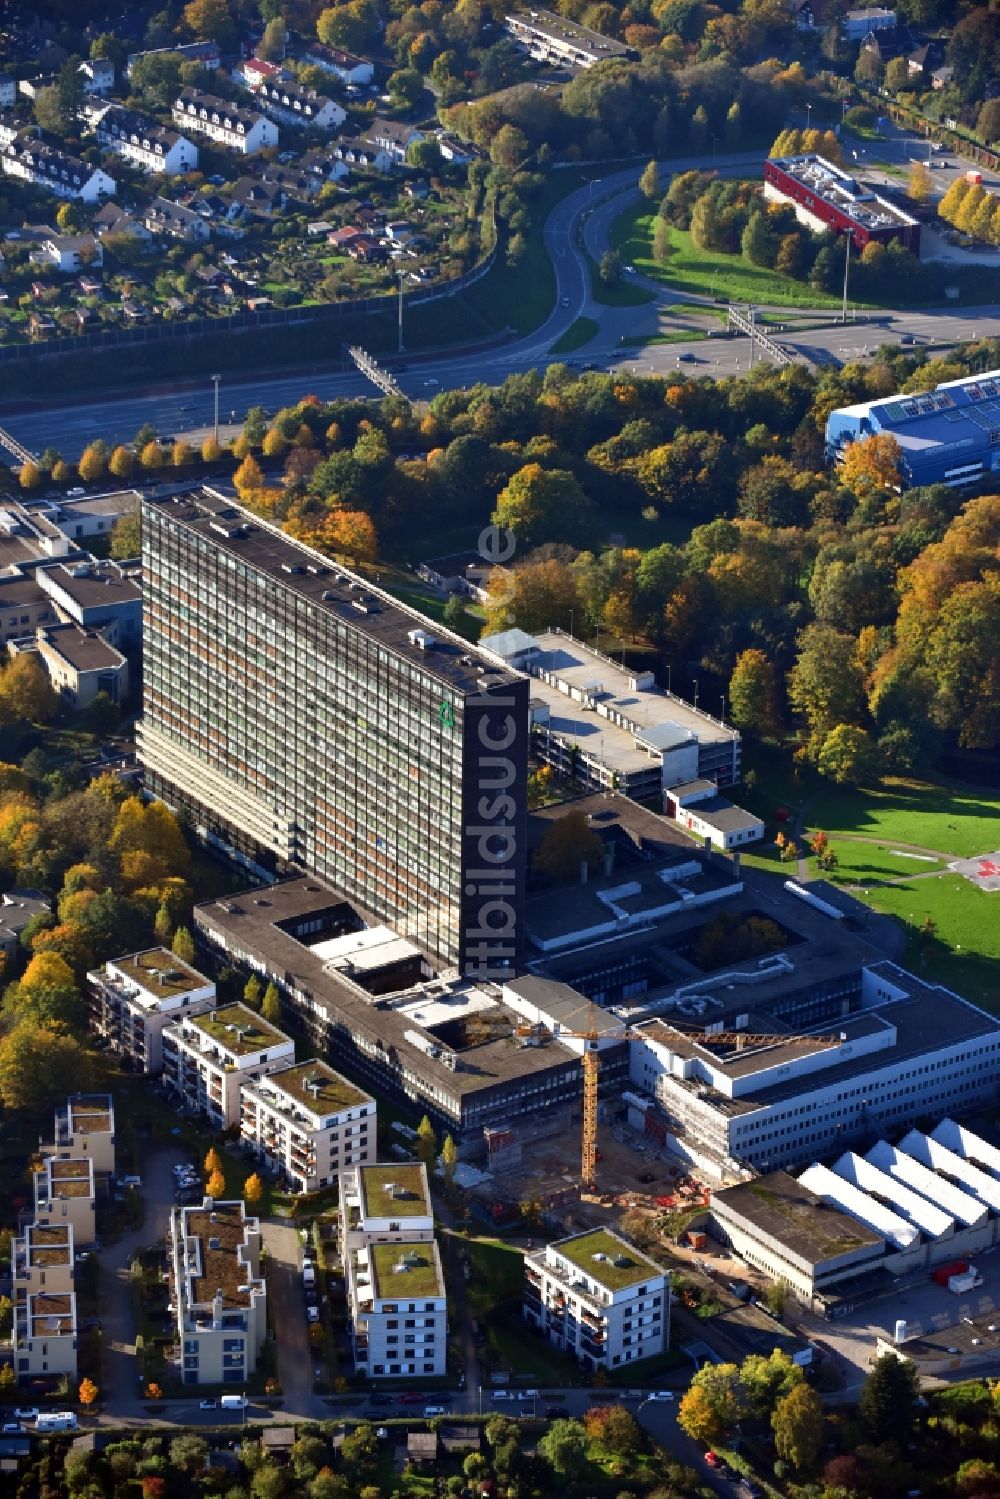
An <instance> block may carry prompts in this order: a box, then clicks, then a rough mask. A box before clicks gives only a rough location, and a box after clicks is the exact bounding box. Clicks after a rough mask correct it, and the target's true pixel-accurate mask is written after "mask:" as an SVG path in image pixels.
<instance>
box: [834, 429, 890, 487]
mask: <svg viewBox="0 0 1000 1499" xmlns="http://www.w3.org/2000/svg"><path fill="white" fill-rule="evenodd" d="M901 457H902V450H901V449H900V446H899V443H898V442H897V441H896V439H895V438H894V437H893V435H892V433H891V432H873V433H872V435H871V436H870V437H860V438H858V439H857V441H856V442H852V443H849V444H848V446H847V448H846V450H845V452H844V457H843V460H842V461H841V464H840V480H841V483H842V484H845V485H846V486H847V488H848V489H851V490H853V491H854V493H855V494H856V495H857V496H858V498H859V499H861V498H863V497H865V496H867V495H870V494H873V493H877V492H879V491H881V490H886V489H898V487H899V482H900V479H899V464H900V459H901Z"/></svg>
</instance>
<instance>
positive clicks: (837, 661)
mask: <svg viewBox="0 0 1000 1499" xmlns="http://www.w3.org/2000/svg"><path fill="white" fill-rule="evenodd" d="M797 647H798V654H797V657H796V661H795V665H794V666H793V668H792V671H791V674H790V676H789V679H788V696H789V700H790V702H791V704H792V707H793V708H794V709H795V710H796V712H798V713H801V714H802V715H803V717H804V718H805V720H806V722H807V724H808V726H809V730H810V734H811V735H812V736H813V737H817V736H818V737H819V738H820V739H823V738H825V737H826V735H827V734H829V733H830V731H831V730H832V729H834V728H835V727H836V726H837V724H840V723H850V722H852V721H857V719H858V718H859V716H860V715H861V713H862V711H863V707H862V705H863V692H862V686H863V684H862V680H861V672H860V670H859V666H858V662H857V657H856V653H855V644H854V640H853V639H852V637H851V636H850V635H846V634H844V633H843V632H842V631H840V630H835V629H834V628H833V627H832V626H831V625H822V624H811V625H807V626H806V628H805V629H804V630H803V631H802V632H801V634H800V635H799V637H798V641H797Z"/></svg>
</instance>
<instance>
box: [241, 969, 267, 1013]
mask: <svg viewBox="0 0 1000 1499" xmlns="http://www.w3.org/2000/svg"><path fill="white" fill-rule="evenodd" d="M263 992H264V986H263V984H262V983H261V981H260V979H259V978H258V977H257V975H256V974H255V973H252V974H251V975H250V977H249V978H248V979H247V981H246V983H245V984H244V985H243V999H244V1002H245V1003H246V1004H248V1005H249V1006H250V1008H251V1010H257V1011H258V1012H259V1010H260V1000H261V995H262V994H263Z"/></svg>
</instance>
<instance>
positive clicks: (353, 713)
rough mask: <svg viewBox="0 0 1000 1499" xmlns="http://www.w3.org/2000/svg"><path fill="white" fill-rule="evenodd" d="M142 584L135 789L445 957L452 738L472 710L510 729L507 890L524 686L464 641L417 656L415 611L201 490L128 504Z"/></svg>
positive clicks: (457, 798)
mask: <svg viewBox="0 0 1000 1499" xmlns="http://www.w3.org/2000/svg"><path fill="white" fill-rule="evenodd" d="M143 573H144V583H143V598H144V609H145V619H144V651H145V678H144V716H143V723H142V726H141V731H140V758H141V759H142V760H143V762H144V763H145V764H146V767H147V775H148V778H149V781H150V785H151V788H152V789H154V790H158V791H159V792H160V793H161V794H162V795H164V797H165V798H166V799H167V800H174V801H179V802H180V803H181V804H183V805H185V806H186V807H187V808H188V809H189V810H190V811H191V812H192V814H193V816H194V819H195V822H196V823H198V824H200V825H201V826H202V830H203V831H205V832H207V833H208V834H209V835H210V836H214V838H216V839H218V841H220V842H221V843H223V844H228V845H230V846H234V847H238V848H239V847H241V848H242V849H243V850H244V852H246V853H252V854H253V856H254V857H255V859H256V860H257V862H258V863H263V864H264V865H265V867H266V866H267V865H268V864H269V863H270V864H271V865H272V866H273V867H275V868H277V869H279V870H280V869H282V868H289V867H291V868H295V867H297V868H302V869H307V870H309V871H310V872H312V873H315V874H317V875H319V876H320V877H321V878H322V879H324V880H328V881H329V882H330V883H331V884H332V885H334V886H335V887H336V888H338V889H339V890H341V891H343V893H344V894H345V895H347V896H348V897H349V898H351V899H353V900H356V901H357V902H358V903H359V904H361V905H363V906H364V907H365V908H366V909H367V910H368V911H370V912H372V913H374V914H375V915H377V916H379V917H380V918H381V919H383V920H385V921H387V922H388V923H389V924H390V925H392V926H394V927H395V928H396V929H397V930H399V931H400V932H401V933H403V934H405V935H407V936H409V937H411V938H412V939H413V940H414V941H415V942H418V943H419V944H420V945H421V946H424V947H426V948H428V949H429V950H430V951H431V952H432V953H434V954H436V955H437V956H438V957H439V958H441V959H442V960H443V961H445V962H447V963H459V962H461V958H462V948H463V932H462V927H463V920H466V919H468V918H467V916H464V915H463V907H464V905H465V904H466V896H465V893H464V887H465V885H466V875H465V873H464V870H463V866H464V865H465V864H466V862H467V860H468V857H469V847H468V846H469V827H468V823H469V822H470V819H471V820H473V821H474V820H475V817H476V815H477V814H476V810H475V809H476V807H477V806H478V804H479V792H480V789H481V788H480V787H479V786H478V785H477V781H478V780H479V775H478V767H477V763H476V760H477V754H478V755H479V756H481V755H482V751H481V750H479V751H476V750H475V747H472V748H473V755H472V758H471V760H470V745H469V744H468V743H467V731H468V730H471V726H472V725H473V724H475V723H477V722H478V719H479V718H480V717H481V716H482V714H483V712H484V711H485V712H486V714H487V716H488V719H489V721H490V722H493V721H494V720H495V719H496V718H497V714H498V713H499V714H500V717H501V718H503V716H504V713H505V712H508V711H512V712H513V714H514V716H515V718H516V720H517V722H518V724H519V726H520V727H521V732H520V733H519V735H518V740H519V742H518V744H517V746H516V747H515V748H514V754H513V759H512V766H513V769H512V772H511V789H510V795H511V797H512V799H513V803H515V804H516V810H515V811H514V813H513V815H512V816H511V817H509V818H508V819H506V821H507V823H509V826H510V828H511V830H512V832H513V841H514V843H515V844H519V849H516V853H517V854H518V855H519V857H518V858H517V860H516V862H517V863H518V865H519V870H520V872H519V874H518V878H517V881H516V883H517V886H518V894H520V889H521V887H523V861H524V832H523V821H524V806H525V785H524V783H525V775H526V738H527V683H526V682H525V681H524V680H523V679H520V678H518V677H516V676H515V675H514V674H512V673H509V672H505V671H495V670H493V668H492V665H491V664H489V663H488V664H487V665H485V666H484V665H483V660H484V659H485V658H480V657H478V654H477V653H476V652H475V650H474V647H469V646H464V645H463V644H462V643H461V642H455V641H450V640H447V639H446V640H441V641H437V642H431V643H430V644H427V642H426V636H427V634H429V632H430V630H431V629H432V628H433V627H431V626H428V625H427V622H426V621H425V620H423V619H422V618H421V617H420V616H418V615H416V614H412V613H410V612H409V611H407V610H405V609H404V608H403V606H401V605H399V604H397V603H396V602H395V601H393V600H392V599H391V598H389V597H388V596H387V595H384V594H382V593H380V592H379V591H377V590H372V589H371V585H369V584H368V583H367V582H366V581H365V580H364V579H359V578H357V577H356V576H355V575H353V574H349V573H345V572H344V571H343V569H340V568H338V567H336V566H335V565H334V564H333V563H331V562H330V561H329V560H328V559H324V558H321V557H319V556H318V554H316V553H314V552H312V551H311V549H309V548H306V547H302V546H301V545H300V544H298V543H295V542H293V541H291V540H290V539H289V538H287V537H285V536H283V535H282V534H281V533H280V532H278V531H276V530H275V529H274V528H272V527H269V526H266V525H265V524H264V523H262V522H259V521H258V520H257V519H256V518H255V517H253V516H252V515H250V514H249V513H247V512H244V511H242V510H240V509H238V507H236V506H234V505H232V503H231V502H230V501H228V500H226V499H225V498H224V497H222V496H217V495H214V494H213V493H212V492H211V491H201V492H199V494H197V495H195V496H193V497H186V496H185V497H177V498H174V499H172V500H170V501H166V502H164V501H151V502H146V503H145V504H144V506H143ZM421 631H423V632H424V638H423V640H416V639H412V638H411V636H414V635H419V634H420V632H421ZM484 677H485V680H484ZM494 700H495V701H496V703H497V705H498V707H497V709H496V710H494V708H493V702H494ZM505 704H514V706H513V709H512V710H511V709H509V708H505V707H504V705H505ZM501 710H503V711H501ZM475 737H476V739H477V740H478V739H479V738H480V735H479V733H478V732H477V733H476V736H475ZM495 742H496V732H495V730H494V731H493V733H492V737H489V736H488V738H487V743H490V744H493V743H495ZM491 784H492V783H491ZM508 810H509V809H508ZM467 813H468V815H467ZM519 824H520V826H518V825H519ZM518 835H520V836H518ZM268 854H269V855H270V858H269V857H268Z"/></svg>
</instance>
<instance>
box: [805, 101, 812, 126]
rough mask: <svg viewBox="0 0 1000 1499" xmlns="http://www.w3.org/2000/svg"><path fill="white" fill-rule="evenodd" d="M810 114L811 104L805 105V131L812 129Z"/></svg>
mask: <svg viewBox="0 0 1000 1499" xmlns="http://www.w3.org/2000/svg"><path fill="white" fill-rule="evenodd" d="M812 112H813V107H812V105H811V104H807V105H806V129H807V130H811V129H812Z"/></svg>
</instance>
